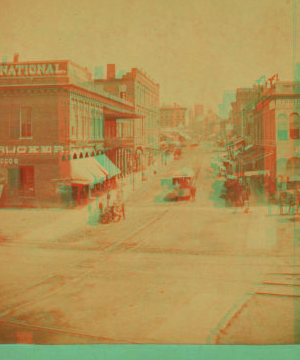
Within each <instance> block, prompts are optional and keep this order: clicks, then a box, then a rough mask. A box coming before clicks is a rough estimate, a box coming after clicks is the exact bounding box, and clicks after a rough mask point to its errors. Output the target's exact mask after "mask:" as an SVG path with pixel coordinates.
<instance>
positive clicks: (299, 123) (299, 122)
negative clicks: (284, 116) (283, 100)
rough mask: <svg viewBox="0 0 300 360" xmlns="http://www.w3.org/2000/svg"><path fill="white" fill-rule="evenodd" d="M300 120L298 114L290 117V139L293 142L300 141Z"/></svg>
mask: <svg viewBox="0 0 300 360" xmlns="http://www.w3.org/2000/svg"><path fill="white" fill-rule="evenodd" d="M299 130H300V119H299V115H298V114H292V115H291V116H290V138H291V139H293V140H299V135H300V134H299Z"/></svg>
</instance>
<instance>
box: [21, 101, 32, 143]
mask: <svg viewBox="0 0 300 360" xmlns="http://www.w3.org/2000/svg"><path fill="white" fill-rule="evenodd" d="M20 124H21V138H30V137H31V136H32V129H31V125H32V121H31V108H28V107H25V108H22V107H21V109H20Z"/></svg>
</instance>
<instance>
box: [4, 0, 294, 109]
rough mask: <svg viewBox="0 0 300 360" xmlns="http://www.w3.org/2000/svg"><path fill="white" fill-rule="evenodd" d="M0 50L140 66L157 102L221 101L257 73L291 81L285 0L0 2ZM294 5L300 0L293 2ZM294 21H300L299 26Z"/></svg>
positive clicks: (289, 29)
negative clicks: (155, 88) (156, 91)
mask: <svg viewBox="0 0 300 360" xmlns="http://www.w3.org/2000/svg"><path fill="white" fill-rule="evenodd" d="M0 4H1V11H0V12H1V15H0V16H1V19H0V56H1V57H3V56H5V55H6V56H8V59H9V60H10V59H12V57H13V53H14V52H19V53H20V61H21V60H23V61H25V60H27V61H30V60H52V59H71V60H73V61H75V62H77V63H79V64H81V65H83V66H88V67H89V68H90V69H91V70H92V71H93V68H94V66H95V65H100V66H104V67H105V66H106V64H107V63H115V64H116V66H117V70H122V69H124V70H130V69H131V67H136V66H137V67H142V68H143V69H144V70H145V71H146V72H147V73H148V74H150V75H151V76H152V77H153V78H154V79H155V81H156V82H158V83H160V85H161V102H165V103H173V102H177V103H182V104H186V105H188V104H192V103H194V102H197V103H211V104H214V105H217V104H218V103H219V102H221V101H222V94H223V90H224V89H235V88H237V87H241V86H249V85H250V86H251V85H252V84H253V82H254V80H255V79H258V78H259V77H261V76H262V75H266V76H268V77H269V76H270V75H273V74H274V73H279V77H280V78H281V79H283V80H288V79H292V49H293V46H292V44H293V37H292V34H293V23H292V21H293V12H292V1H291V0H84V1H83V0H81V1H78V0H43V1H37V0H25V1H21V0H15V1H11V2H9V1H7V0H0ZM299 6H300V5H299ZM299 27H300V26H299Z"/></svg>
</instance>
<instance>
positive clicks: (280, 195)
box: [278, 191, 284, 215]
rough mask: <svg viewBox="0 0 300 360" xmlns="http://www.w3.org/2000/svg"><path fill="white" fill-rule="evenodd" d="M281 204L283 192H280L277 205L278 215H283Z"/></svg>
mask: <svg viewBox="0 0 300 360" xmlns="http://www.w3.org/2000/svg"><path fill="white" fill-rule="evenodd" d="M283 202H284V192H283V191H280V193H279V199H278V205H279V214H280V215H283Z"/></svg>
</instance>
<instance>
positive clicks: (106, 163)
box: [95, 155, 121, 177]
mask: <svg viewBox="0 0 300 360" xmlns="http://www.w3.org/2000/svg"><path fill="white" fill-rule="evenodd" d="M95 160H96V161H97V162H98V164H100V165H101V166H102V167H103V168H104V170H105V171H106V172H107V173H108V175H110V176H111V177H112V176H116V175H119V174H121V170H120V169H119V168H118V167H117V166H116V165H115V164H114V163H113V162H112V161H111V160H110V159H109V158H108V157H107V156H106V155H97V156H95Z"/></svg>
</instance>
